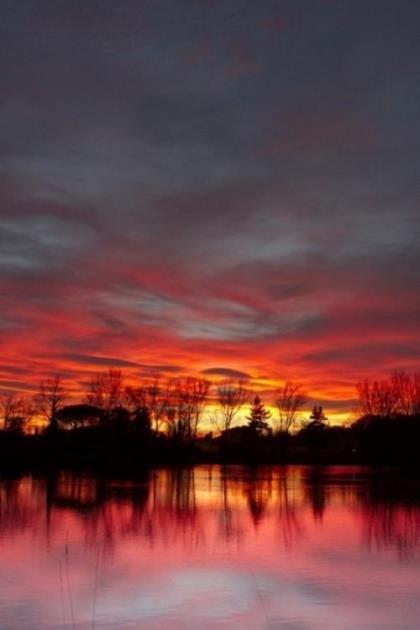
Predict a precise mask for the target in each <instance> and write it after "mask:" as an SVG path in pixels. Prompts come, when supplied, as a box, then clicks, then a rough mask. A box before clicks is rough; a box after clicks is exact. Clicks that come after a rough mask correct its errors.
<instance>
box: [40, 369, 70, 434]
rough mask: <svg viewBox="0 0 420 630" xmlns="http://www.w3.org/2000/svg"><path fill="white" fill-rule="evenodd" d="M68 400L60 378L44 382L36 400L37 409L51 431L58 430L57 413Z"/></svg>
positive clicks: (56, 377)
mask: <svg viewBox="0 0 420 630" xmlns="http://www.w3.org/2000/svg"><path fill="white" fill-rule="evenodd" d="M66 398H67V396H66V392H65V389H64V387H63V385H62V383H61V378H60V376H58V375H56V376H54V377H53V378H49V379H47V380H45V381H42V383H41V384H40V386H39V392H38V394H37V395H36V398H35V401H36V407H37V409H38V411H39V413H40V414H41V415H42V416H43V417H44V419H45V420H46V421H47V422H48V426H49V428H50V429H55V428H57V412H58V411H59V409H60V408H61V407H62V405H63V403H64V401H65V400H66Z"/></svg>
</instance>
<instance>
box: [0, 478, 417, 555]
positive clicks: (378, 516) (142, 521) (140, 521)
mask: <svg viewBox="0 0 420 630" xmlns="http://www.w3.org/2000/svg"><path fill="white" fill-rule="evenodd" d="M363 474H365V476H364V477H363V475H362V471H361V470H356V469H354V471H351V470H349V469H339V468H333V467H326V468H324V469H322V468H312V467H310V468H304V469H303V468H294V467H290V468H280V467H279V468H277V467H266V468H244V467H239V466H238V467H228V466H227V467H218V466H214V467H212V468H208V469H207V477H206V469H205V468H204V469H203V468H201V470H199V469H194V468H183V469H170V470H161V471H157V472H153V473H150V474H146V473H145V474H144V477H143V478H138V479H137V480H136V481H127V480H113V481H109V480H106V479H102V478H96V477H89V476H86V475H78V474H71V473H67V474H57V475H55V476H54V475H51V476H49V477H47V478H46V479H32V478H30V477H26V478H22V479H19V480H17V479H11V480H3V481H2V482H1V483H0V534H1V535H2V536H3V537H7V536H9V537H10V536H14V535H17V534H19V533H20V532H22V531H26V530H31V531H32V532H33V533H35V534H37V535H38V536H42V539H43V540H44V541H46V542H47V544H52V543H54V541H57V540H62V537H63V531H65V532H66V531H67V530H68V531H69V535H70V539H71V540H79V541H82V544H86V545H87V546H88V547H90V548H93V549H98V546H100V547H101V548H103V549H109V550H112V548H113V546H114V545H115V544H117V543H118V542H119V540H121V539H123V538H127V537H131V538H139V539H141V541H142V542H146V543H147V544H150V545H154V544H158V545H161V546H162V545H163V546H167V547H168V548H169V547H171V546H172V545H180V546H181V547H182V548H183V549H184V550H189V549H191V550H192V549H194V548H198V547H201V546H209V545H215V546H222V545H224V546H225V547H228V546H231V545H238V543H239V542H241V543H242V542H246V539H247V537H248V536H253V535H255V531H258V530H259V529H261V530H263V531H264V533H265V532H271V531H273V533H274V535H275V540H276V542H275V544H277V545H278V544H283V545H284V546H286V547H288V546H290V545H291V544H292V543H293V542H294V541H295V540H297V539H298V538H299V537H301V536H302V535H303V524H302V522H303V519H304V518H305V516H307V514H308V510H309V511H311V512H312V514H313V516H314V518H315V519H319V520H322V517H323V514H324V513H325V511H328V509H329V508H331V505H338V506H343V505H344V506H348V507H349V508H350V509H352V510H354V509H355V508H356V514H358V515H359V516H361V519H362V526H363V535H364V541H365V543H366V544H367V545H368V546H369V547H374V548H376V549H379V550H381V549H388V548H389V549H396V550H397V551H398V553H399V554H400V556H401V557H407V556H409V554H412V553H417V552H418V551H419V550H420V496H419V491H418V490H417V489H416V488H415V486H412V487H410V486H409V484H408V482H407V480H404V479H395V478H393V481H392V482H391V480H390V479H388V481H387V480H386V479H384V477H383V476H382V477H381V476H379V475H376V476H372V475H371V476H366V472H365V473H363ZM263 523H264V524H265V523H267V524H269V526H270V527H269V528H267V529H266V528H265V527H262V524H263ZM64 528H65V529H64Z"/></svg>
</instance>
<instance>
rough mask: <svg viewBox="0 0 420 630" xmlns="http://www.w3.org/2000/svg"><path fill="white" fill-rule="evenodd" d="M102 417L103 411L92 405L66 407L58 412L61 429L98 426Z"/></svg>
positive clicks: (57, 417) (57, 418) (57, 416)
mask: <svg viewBox="0 0 420 630" xmlns="http://www.w3.org/2000/svg"><path fill="white" fill-rule="evenodd" d="M101 416H102V411H101V409H99V408H98V407H93V406H92V405H86V404H80V405H66V406H65V407H62V408H61V409H59V410H58V411H57V414H56V420H57V423H58V424H59V426H60V427H63V428H66V429H79V428H81V427H85V426H89V425H93V424H97V423H98V422H99V420H100V419H101Z"/></svg>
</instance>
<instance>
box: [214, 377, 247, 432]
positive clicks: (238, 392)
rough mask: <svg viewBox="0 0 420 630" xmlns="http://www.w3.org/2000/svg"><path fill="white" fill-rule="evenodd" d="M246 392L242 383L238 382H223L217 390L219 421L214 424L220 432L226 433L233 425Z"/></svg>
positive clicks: (243, 402)
mask: <svg viewBox="0 0 420 630" xmlns="http://www.w3.org/2000/svg"><path fill="white" fill-rule="evenodd" d="M247 395H248V392H247V391H246V389H245V387H244V386H243V383H242V382H241V381H238V382H237V383H235V382H233V381H223V382H222V383H220V385H219V386H218V388H217V401H218V403H219V408H220V416H221V417H220V419H219V418H216V419H215V424H216V426H217V428H218V429H219V431H220V432H222V431H228V430H229V429H230V428H231V427H232V424H233V421H234V419H235V416H236V415H237V413H238V412H239V411H240V410H241V409H242V407H243V405H244V404H245V401H246V398H247Z"/></svg>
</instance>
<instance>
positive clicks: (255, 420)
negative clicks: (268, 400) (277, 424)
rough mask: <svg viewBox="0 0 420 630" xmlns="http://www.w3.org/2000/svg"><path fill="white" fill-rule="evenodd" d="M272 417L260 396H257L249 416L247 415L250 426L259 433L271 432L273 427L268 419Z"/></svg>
mask: <svg viewBox="0 0 420 630" xmlns="http://www.w3.org/2000/svg"><path fill="white" fill-rule="evenodd" d="M270 417H271V413H270V412H269V411H267V409H266V408H265V407H264V404H263V402H262V400H261V398H260V397H259V396H255V398H254V400H253V402H252V405H251V411H250V414H249V416H247V418H246V419H247V420H248V421H249V422H248V427H249V428H250V429H252V430H253V431H255V433H258V434H260V435H261V434H269V433H271V427H270V426H269V424H268V422H267V421H268V420H269V419H270Z"/></svg>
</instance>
